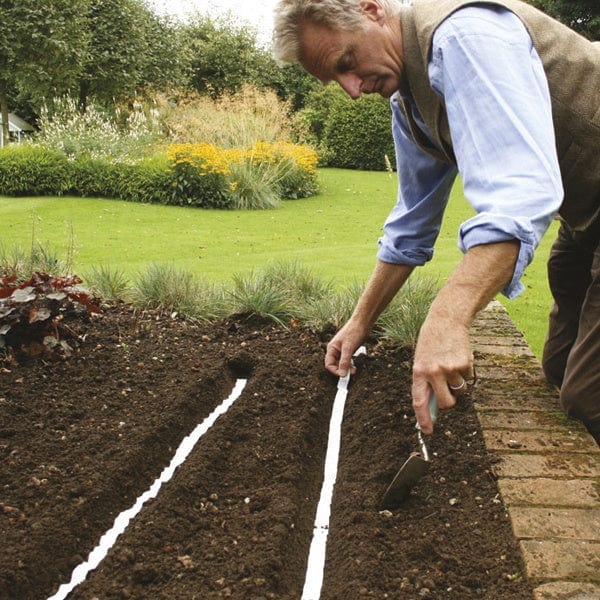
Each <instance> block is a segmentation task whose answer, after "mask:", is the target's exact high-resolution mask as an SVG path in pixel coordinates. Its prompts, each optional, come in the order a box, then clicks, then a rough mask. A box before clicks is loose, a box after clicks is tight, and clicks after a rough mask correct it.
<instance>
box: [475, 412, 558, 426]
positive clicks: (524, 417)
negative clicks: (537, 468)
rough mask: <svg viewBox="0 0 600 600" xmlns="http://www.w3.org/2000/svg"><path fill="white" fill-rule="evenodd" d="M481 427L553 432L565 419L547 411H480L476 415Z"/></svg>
mask: <svg viewBox="0 0 600 600" xmlns="http://www.w3.org/2000/svg"><path fill="white" fill-rule="evenodd" d="M477 416H478V417H479V422H480V423H481V426H482V427H486V428H488V429H511V430H516V431H525V430H530V429H534V430H538V431H539V430H555V429H556V428H557V427H559V426H564V425H565V420H566V418H565V417H564V416H563V415H562V414H557V415H553V414H552V413H551V412H549V411H538V412H532V411H526V410H520V411H514V410H513V411H501V410H495V411H486V410H483V411H480V412H479V414H478V415H477Z"/></svg>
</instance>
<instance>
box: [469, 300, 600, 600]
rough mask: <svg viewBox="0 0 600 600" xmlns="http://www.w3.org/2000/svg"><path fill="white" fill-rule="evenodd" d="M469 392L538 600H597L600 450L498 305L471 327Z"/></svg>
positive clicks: (599, 588) (599, 579)
mask: <svg viewBox="0 0 600 600" xmlns="http://www.w3.org/2000/svg"><path fill="white" fill-rule="evenodd" d="M471 341H472V346H473V350H474V353H475V364H476V369H477V384H476V385H475V386H474V388H473V390H472V396H473V399H474V402H475V408H476V410H477V414H478V418H479V421H480V424H481V428H482V432H483V435H484V439H485V443H486V446H487V448H488V450H489V451H490V452H491V453H492V454H493V455H495V457H496V458H497V459H498V462H497V464H496V465H495V471H496V474H497V476H498V486H499V489H500V493H501V496H502V499H503V501H504V503H505V505H506V507H507V510H508V513H509V516H510V519H511V522H512V527H513V532H514V534H515V536H516V538H517V540H518V541H519V544H520V547H521V551H522V554H523V561H524V564H525V570H526V573H527V576H528V577H529V578H530V579H531V581H532V582H533V584H534V586H536V587H535V591H534V599H535V600H557V599H559V598H561V599H566V598H569V599H572V600H594V599H596V600H599V599H600V449H599V448H598V446H597V444H596V442H595V441H594V439H593V438H592V437H591V436H590V435H589V434H588V433H587V431H586V430H585V428H584V427H583V426H582V425H581V424H580V423H579V422H577V421H574V420H572V419H568V418H567V417H566V416H564V413H563V411H562V410H561V408H560V403H559V399H558V392H557V390H556V388H554V387H553V386H551V385H549V384H547V383H546V382H545V380H544V376H543V373H542V368H541V365H540V363H539V361H538V360H537V358H536V357H535V356H534V354H533V353H532V352H531V349H530V348H529V346H528V344H527V342H526V341H525V338H524V337H523V335H522V333H521V332H519V331H518V330H517V329H516V327H515V326H514V324H513V322H512V321H511V320H510V318H509V316H508V314H507V312H506V310H505V309H504V307H503V306H502V305H501V304H500V303H499V302H497V301H494V302H492V303H490V305H489V306H488V307H487V308H486V309H485V310H483V311H482V312H481V313H480V314H479V315H478V316H477V319H476V320H475V322H474V323H473V327H472V334H471Z"/></svg>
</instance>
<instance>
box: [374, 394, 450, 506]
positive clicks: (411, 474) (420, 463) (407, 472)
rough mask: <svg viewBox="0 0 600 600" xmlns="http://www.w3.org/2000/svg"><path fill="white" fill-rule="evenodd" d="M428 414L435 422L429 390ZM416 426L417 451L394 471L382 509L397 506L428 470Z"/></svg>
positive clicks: (425, 448)
mask: <svg viewBox="0 0 600 600" xmlns="http://www.w3.org/2000/svg"><path fill="white" fill-rule="evenodd" d="M429 414H430V415H431V420H432V421H433V422H434V423H435V422H436V420H437V415H438V405H437V402H436V400H435V396H434V395H433V392H431V396H430V397H429ZM416 428H417V439H418V440H419V451H418V452H413V453H412V454H411V455H410V456H409V457H408V459H407V460H406V462H405V463H404V464H403V465H402V466H401V467H400V470H399V471H398V472H397V473H396V476H395V477H394V479H393V480H392V483H390V485H389V486H388V488H387V489H386V490H385V494H384V495H383V498H382V500H381V508H383V509H389V508H397V507H398V506H399V505H400V504H402V502H404V500H406V498H407V497H408V495H409V494H410V490H412V488H413V487H414V486H415V485H416V484H417V482H418V481H419V480H420V479H421V478H422V477H424V475H425V474H426V473H427V471H428V470H429V464H430V460H429V452H428V451H427V446H426V445H425V440H424V439H423V432H422V431H421V428H420V427H419V424H418V423H417V425H416Z"/></svg>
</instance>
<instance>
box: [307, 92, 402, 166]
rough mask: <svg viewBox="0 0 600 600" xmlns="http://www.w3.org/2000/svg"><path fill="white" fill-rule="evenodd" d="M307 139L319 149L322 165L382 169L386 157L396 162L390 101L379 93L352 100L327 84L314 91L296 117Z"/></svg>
mask: <svg viewBox="0 0 600 600" xmlns="http://www.w3.org/2000/svg"><path fill="white" fill-rule="evenodd" d="M296 119H297V121H298V122H299V130H305V131H308V132H309V134H308V138H307V139H306V141H307V142H308V143H309V144H312V145H315V146H316V147H317V148H318V149H319V155H320V156H321V159H322V160H321V164H323V165H327V166H330V167H340V168H346V169H364V170H375V171H383V170H385V169H386V162H385V157H386V156H387V157H388V159H389V160H390V161H394V157H395V151H394V141H393V137H392V132H391V114H390V107H389V101H388V100H385V99H384V98H381V97H379V96H363V97H361V98H360V99H359V100H352V99H350V98H349V97H348V96H347V95H346V94H345V93H344V92H343V91H342V90H341V89H339V88H337V87H335V86H327V87H326V88H324V89H321V90H317V91H315V92H311V94H310V95H309V97H308V99H307V104H306V108H304V109H303V110H302V111H300V112H299V113H298V115H297V117H296Z"/></svg>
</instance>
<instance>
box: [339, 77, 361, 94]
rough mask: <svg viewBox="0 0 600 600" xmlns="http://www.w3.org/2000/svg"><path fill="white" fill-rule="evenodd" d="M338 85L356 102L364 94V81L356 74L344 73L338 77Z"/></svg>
mask: <svg viewBox="0 0 600 600" xmlns="http://www.w3.org/2000/svg"><path fill="white" fill-rule="evenodd" d="M338 83H339V84H340V86H341V88H342V89H343V90H344V91H345V92H346V94H348V96H350V98H352V100H356V99H357V98H360V96H361V94H362V90H361V88H362V79H361V78H360V77H358V75H355V74H354V73H344V74H343V75H340V76H339V77H338Z"/></svg>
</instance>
